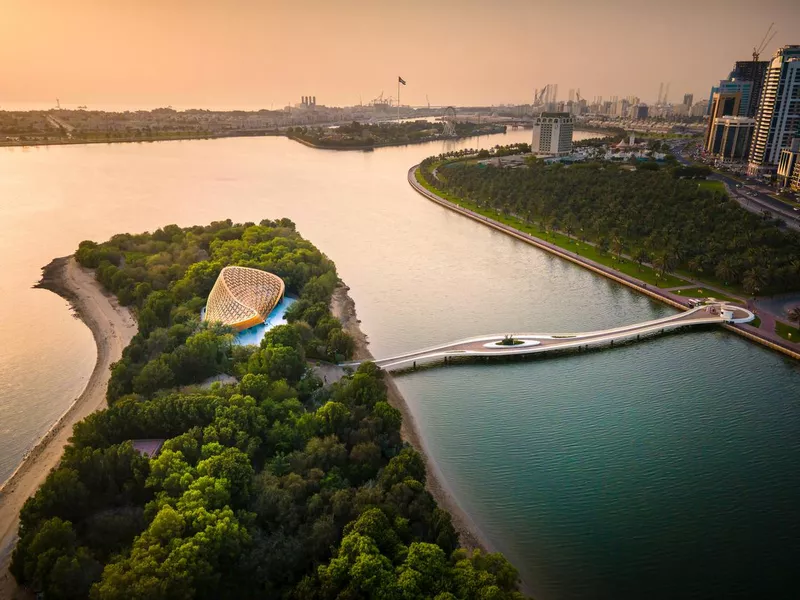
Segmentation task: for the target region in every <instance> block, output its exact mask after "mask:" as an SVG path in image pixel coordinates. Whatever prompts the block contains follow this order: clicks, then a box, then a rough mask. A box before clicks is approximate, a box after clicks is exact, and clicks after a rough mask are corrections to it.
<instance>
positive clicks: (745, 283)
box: [742, 269, 764, 296]
mask: <svg viewBox="0 0 800 600" xmlns="http://www.w3.org/2000/svg"><path fill="white" fill-rule="evenodd" d="M763 285H764V275H763V274H762V273H761V270H760V269H750V270H749V271H747V272H745V274H744V278H743V279H742V287H744V291H745V292H746V293H748V294H750V295H751V296H755V295H756V294H758V292H760V291H761V287H762V286H763Z"/></svg>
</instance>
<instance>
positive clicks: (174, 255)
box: [76, 219, 353, 402]
mask: <svg viewBox="0 0 800 600" xmlns="http://www.w3.org/2000/svg"><path fill="white" fill-rule="evenodd" d="M76 257H77V259H78V260H79V261H80V262H81V264H83V265H85V266H87V267H91V268H95V269H97V271H96V272H97V278H98V280H99V281H100V282H101V283H102V284H103V285H104V286H105V287H107V288H109V289H110V290H111V291H113V292H114V293H115V294H116V295H117V297H118V298H119V300H120V302H121V303H122V304H126V305H130V306H131V307H132V308H133V309H134V311H135V312H136V313H137V317H138V322H139V333H138V335H137V336H136V337H135V338H134V340H133V342H132V343H131V345H130V346H129V347H128V348H126V349H125V352H124V354H123V357H122V360H120V361H119V362H118V363H117V364H116V365H114V367H113V370H112V377H111V381H110V383H109V387H108V400H109V402H115V401H116V400H117V399H119V398H121V397H122V396H124V395H126V394H131V393H134V394H137V395H139V396H144V397H149V396H151V395H152V394H153V393H155V392H156V391H157V390H160V389H163V388H166V387H172V386H184V385H189V384H191V383H195V382H197V381H201V380H203V379H205V378H207V377H211V376H213V375H217V374H219V373H230V374H236V373H234V372H233V359H232V356H233V353H234V352H235V351H236V349H235V348H233V347H232V346H231V340H232V338H231V336H230V333H231V332H230V331H228V330H226V329H224V328H221V327H213V326H212V327H205V326H203V327H198V323H199V316H200V310H201V309H202V307H203V306H204V304H205V300H206V298H207V296H208V294H209V292H210V291H211V288H212V287H213V285H214V282H215V281H216V279H217V276H218V275H219V272H220V271H221V270H222V268H223V267H225V266H227V265H230V264H237V265H242V266H248V267H254V268H257V269H263V270H265V271H269V272H271V273H275V274H276V275H278V276H280V277H281V278H282V279H283V280H284V282H285V283H286V289H287V293H289V294H294V295H297V296H299V298H300V301H298V302H297V303H296V305H295V306H294V307H293V310H292V312H291V313H290V314H291V318H292V320H293V321H294V322H295V323H296V325H294V326H293V327H296V328H297V329H298V332H299V333H298V335H300V336H301V339H302V340H303V343H302V344H301V345H298V346H299V347H298V348H297V349H296V350H287V349H279V348H278V346H281V344H276V345H275V346H276V347H275V348H271V347H269V346H271V345H273V344H271V343H270V342H269V341H268V342H266V343H265V344H264V346H265V347H264V349H263V350H262V351H261V353H262V354H263V353H266V354H269V355H270V357H272V355H279V356H277V357H275V359H274V360H271V361H270V367H269V368H270V369H271V370H272V371H273V373H272V374H273V375H274V374H275V373H276V372H277V371H278V370H282V371H283V374H284V376H285V377H286V378H287V379H293V378H294V379H297V378H298V377H299V376H300V375H301V374H302V371H303V367H302V365H303V363H304V361H305V358H306V357H313V358H323V359H328V360H341V359H344V358H347V357H349V356H350V354H351V353H352V351H353V344H352V340H350V338H349V336H347V334H345V333H344V332H343V331H342V328H341V324H340V323H339V322H338V321H337V320H336V319H333V318H331V317H330V315H329V314H328V303H329V302H330V298H331V294H332V293H333V290H334V288H335V287H336V285H337V281H338V278H337V276H336V269H335V267H334V265H333V263H332V262H331V261H330V260H329V259H328V258H327V257H325V256H324V255H323V254H322V253H321V252H319V250H317V249H316V248H314V246H313V245H311V244H310V243H309V242H307V241H306V240H303V239H302V238H301V237H300V236H299V235H298V234H297V232H296V231H295V226H294V223H292V222H291V221H290V220H288V219H281V220H280V221H274V222H272V221H262V222H261V224H259V225H255V224H253V223H244V224H233V223H232V222H231V221H220V222H216V223H212V224H211V225H209V226H207V227H188V228H185V229H181V228H180V227H178V226H177V225H168V226H166V227H164V228H162V229H158V230H156V231H155V232H153V233H152V234H148V233H145V234H139V235H131V234H120V235H116V236H114V237H113V238H111V240H109V241H108V242H105V243H103V244H96V243H95V242H90V241H86V242H82V243H81V244H80V247H79V248H78V252H77V253H76ZM306 313H308V314H306ZM323 317H325V318H324V319H323ZM308 325H311V327H310V328H309V327H308ZM284 346H285V345H284ZM262 358H263V357H261V356H256V357H255V358H254V359H253V360H254V363H257V362H258V361H259V360H261V359H262ZM262 362H263V360H262ZM239 374H241V373H239Z"/></svg>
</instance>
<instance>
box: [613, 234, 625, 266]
mask: <svg viewBox="0 0 800 600" xmlns="http://www.w3.org/2000/svg"><path fill="white" fill-rule="evenodd" d="M624 249H625V242H623V241H622V238H620V237H619V236H618V235H615V236H614V237H613V238H611V251H612V252H613V253H614V254H616V255H617V260H622V251H623V250H624Z"/></svg>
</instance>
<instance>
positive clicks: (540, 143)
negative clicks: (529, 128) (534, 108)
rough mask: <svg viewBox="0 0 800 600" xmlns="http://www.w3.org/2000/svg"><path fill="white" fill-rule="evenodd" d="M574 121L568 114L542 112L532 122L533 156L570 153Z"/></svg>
mask: <svg viewBox="0 0 800 600" xmlns="http://www.w3.org/2000/svg"><path fill="white" fill-rule="evenodd" d="M573 127H574V119H573V118H572V116H571V115H570V114H569V113H560V112H559V113H549V112H544V113H542V114H541V115H539V116H537V117H536V118H534V120H533V141H532V142H531V151H532V152H533V153H534V154H549V155H555V156H563V155H565V154H569V153H570V152H572V130H573Z"/></svg>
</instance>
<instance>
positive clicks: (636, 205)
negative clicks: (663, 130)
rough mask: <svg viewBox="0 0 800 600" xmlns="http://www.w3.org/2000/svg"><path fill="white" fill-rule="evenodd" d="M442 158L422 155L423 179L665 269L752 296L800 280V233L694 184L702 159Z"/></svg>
mask: <svg viewBox="0 0 800 600" xmlns="http://www.w3.org/2000/svg"><path fill="white" fill-rule="evenodd" d="M444 158H447V157H445V156H440V157H431V158H428V159H426V160H425V161H423V164H422V166H423V168H422V173H423V176H424V177H425V178H426V181H427V182H428V183H429V184H430V185H431V186H433V187H436V188H439V189H441V190H443V191H446V192H448V193H449V194H452V195H453V196H456V197H459V198H463V199H465V200H467V201H468V202H471V203H474V204H476V205H478V206H479V207H482V208H488V209H494V210H496V211H499V212H500V213H503V214H506V215H513V216H516V217H517V218H520V219H522V220H523V221H524V222H526V223H529V224H538V225H540V226H541V227H542V228H544V229H545V230H553V231H563V232H564V233H566V234H568V235H572V236H576V237H578V238H580V239H584V240H589V241H592V242H595V243H596V244H597V245H598V247H599V248H600V249H601V250H604V251H609V250H610V251H612V252H614V253H615V254H622V253H625V254H628V255H629V256H632V257H634V259H635V260H636V261H637V262H639V263H652V264H653V265H654V266H655V267H656V268H657V269H658V270H660V271H661V272H662V273H664V272H667V271H673V270H675V269H682V270H684V271H688V272H689V273H691V274H692V275H693V276H694V277H696V278H698V279H701V280H703V279H706V280H710V281H711V282H718V283H722V284H725V285H731V286H734V287H737V288H739V287H740V288H741V289H743V290H744V291H745V292H746V293H747V294H751V295H757V294H763V295H768V294H777V293H781V292H788V291H794V290H798V289H800V234H798V233H797V232H794V231H787V230H785V229H782V228H781V226H780V225H781V224H780V222H779V221H776V220H774V219H769V218H766V217H762V216H759V215H755V214H752V213H749V212H747V211H745V210H742V208H741V207H739V206H738V205H737V204H736V203H734V202H732V201H731V200H730V199H729V198H728V196H727V194H725V193H724V192H721V191H713V190H709V189H703V188H702V186H698V179H700V180H702V179H705V175H706V174H707V169H705V168H699V169H698V168H692V167H680V166H660V165H659V164H658V163H656V162H655V161H651V162H647V163H643V164H642V163H639V165H638V167H637V168H636V170H629V169H628V168H626V165H620V164H615V163H610V162H593V163H584V164H575V165H571V166H569V167H565V166H564V165H562V164H553V165H546V164H544V163H543V162H542V161H539V160H532V161H529V166H528V168H526V169H512V168H503V167H500V168H498V167H495V166H485V165H476V164H471V163H468V162H466V161H455V162H450V163H445V164H444V165H441V166H440V167H439V168H438V171H437V175H438V178H437V177H434V176H433V174H432V172H431V166H432V165H435V164H438V163H439V162H440V161H441V160H443V159H444Z"/></svg>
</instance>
